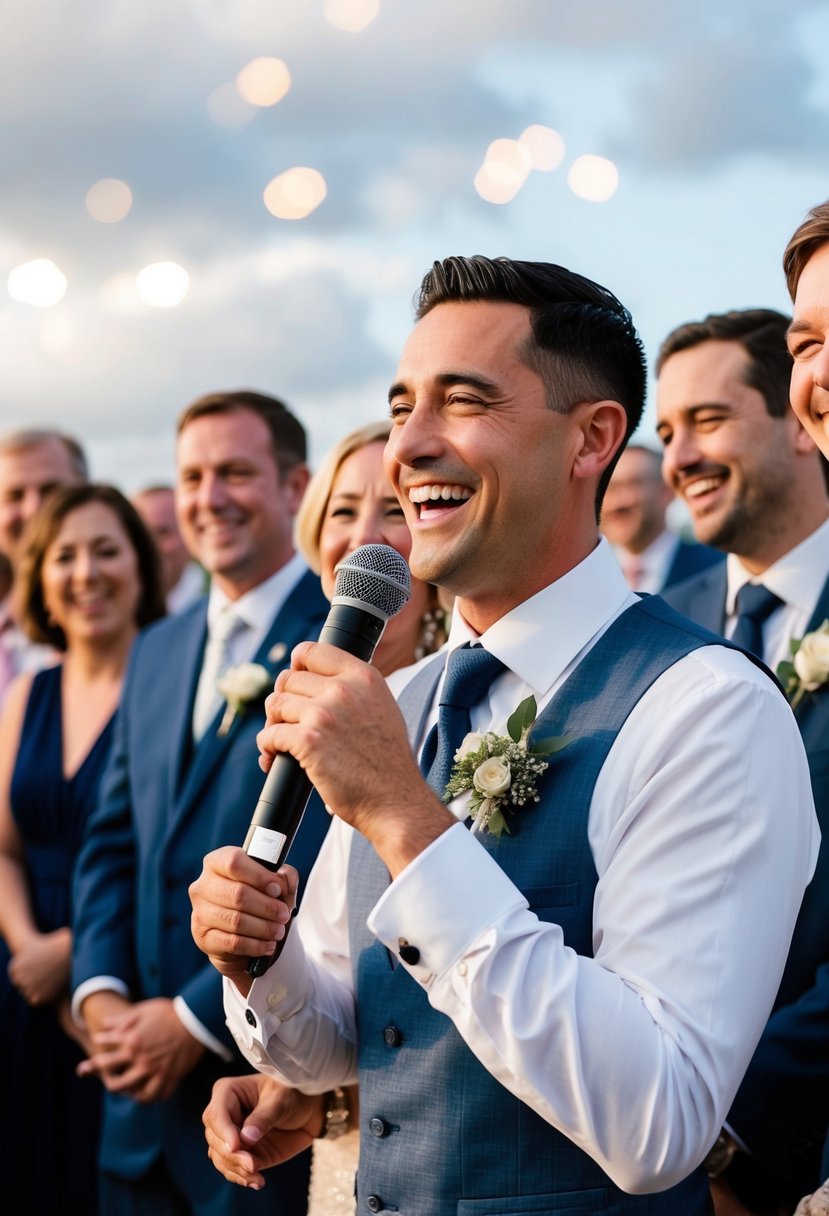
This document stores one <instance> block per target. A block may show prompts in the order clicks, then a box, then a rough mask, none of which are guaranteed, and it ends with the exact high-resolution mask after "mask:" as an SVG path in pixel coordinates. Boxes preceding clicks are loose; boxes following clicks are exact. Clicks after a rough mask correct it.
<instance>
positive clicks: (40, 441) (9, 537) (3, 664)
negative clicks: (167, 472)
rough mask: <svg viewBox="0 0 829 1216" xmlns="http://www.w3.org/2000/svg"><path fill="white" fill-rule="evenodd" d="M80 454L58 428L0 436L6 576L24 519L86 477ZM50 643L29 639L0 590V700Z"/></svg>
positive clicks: (42, 661) (0, 542)
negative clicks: (57, 489) (59, 490)
mask: <svg viewBox="0 0 829 1216" xmlns="http://www.w3.org/2000/svg"><path fill="white" fill-rule="evenodd" d="M87 476H88V473H87V466H86V457H85V456H84V453H83V450H82V449H81V447H80V444H79V443H78V442H77V440H75V439H72V438H70V436H68V435H63V434H61V433H60V432H59V431H38V430H29V431H15V432H14V433H13V434H10V435H5V436H4V437H3V438H2V439H0V553H2V554H3V555H4V556H5V558H6V559H7V560H8V562H9V564H10V566H11V569H12V575H13V574H14V569H15V567H16V566H17V565H18V563H19V561H20V557H21V552H22V544H23V533H24V529H25V527H26V524H27V523H28V522H29V520H30V519H32V517H33V516H34V515H35V514H36V512H37V511H38V510H39V509H40V507H41V505H42V503H43V500H44V499H45V497H46V495H47V494H49V493H50V492H51V491H52V490H54V489H55V487H57V486H62V485H75V484H77V483H78V482H83V481H86V480H87ZM56 657H57V656H56V655H55V652H54V650H53V649H52V647H50V646H44V645H43V644H41V643H39V642H33V641H32V639H31V638H30V637H28V636H27V634H26V632H25V631H24V630H23V629H21V628H20V627H19V625H18V623H17V622H16V621H15V619H14V614H13V604H12V598H11V594H10V585H9V589H8V590H6V591H4V592H3V594H2V595H0V705H2V702H3V697H4V693H5V690H6V689H7V688H8V685H9V683H10V682H11V680H12V679H13V678H14V676H15V675H17V674H18V673H19V672H22V671H40V669H41V668H42V667H45V666H46V665H47V664H49V663H54V662H55V659H56Z"/></svg>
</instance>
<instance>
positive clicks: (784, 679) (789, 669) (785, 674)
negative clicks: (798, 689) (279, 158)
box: [774, 660, 797, 685]
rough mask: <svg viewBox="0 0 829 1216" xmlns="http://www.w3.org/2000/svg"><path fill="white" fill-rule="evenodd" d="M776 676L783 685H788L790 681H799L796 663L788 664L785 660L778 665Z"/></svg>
mask: <svg viewBox="0 0 829 1216" xmlns="http://www.w3.org/2000/svg"><path fill="white" fill-rule="evenodd" d="M774 674H775V675H776V676H777V678H778V680H779V681H780V683H781V684H783V685H786V684H788V683H789V681H790V680H795V679H797V672H796V671H795V666H794V663H788V662H786V661H785V660H784V661H783V662H782V663H778V664H777V671H776V672H775V673H774Z"/></svg>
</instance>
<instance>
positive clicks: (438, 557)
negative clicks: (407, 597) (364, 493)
mask: <svg viewBox="0 0 829 1216" xmlns="http://www.w3.org/2000/svg"><path fill="white" fill-rule="evenodd" d="M529 334H530V326H529V312H528V310H527V309H525V308H522V307H519V306H518V305H515V304H500V303H488V302H475V303H447V304H440V305H438V306H437V307H436V308H434V309H432V311H431V312H429V313H427V314H426V316H425V317H424V318H423V320H421V321H419V322H418V324H417V325H416V327H415V329H414V331H413V332H412V334H411V336H410V338H409V340H408V342H407V343H406V347H405V349H404V351H403V356H402V359H401V362H400V366H399V368H398V371H397V376H396V382H395V385H394V386H393V387H392V390H391V391H390V394H389V400H390V403H391V413H392V418H393V422H394V425H393V427H392V433H391V435H390V437H389V442H388V445H387V447H386V471H387V473H388V476H389V479H390V481H391V483H392V485H393V486H394V488H395V491H396V492H397V494H398V497H399V498H400V501H401V502H402V504H403V508H404V511H405V513H406V518H407V521H408V524H409V527H410V529H411V533H412V552H411V566H412V571H413V573H414V574H415V575H416V576H417V577H418V578H421V579H424V580H428V581H430V582H435V583H439V584H440V585H441V586H442V587H445V588H446V589H447V590H448V591H451V592H453V593H455V594H456V595H458V596H459V597H460V598H461V601H462V603H461V609H462V611H463V613H464V616H465V617H466V619H467V621H469V623H470V624H471V625H473V626H474V627H475V628H476V629H478V631H479V632H482V631H483V629H484V628H486V627H487V625H488V624H489V623H491V621H493V620H497V619H498V618H499V617H500V616H501V615H503V614H504V612H506V611H509V609H510V608H512V607H514V606H515V605H516V604H519V603H521V602H522V601H523V600H525V599H527V598H528V597H529V596H530V595H533V594H535V592H536V591H538V590H540V589H541V588H542V587H544V586H546V585H547V584H548V583H550V582H551V581H553V579H554V578H556V577H558V576H559V574H561V573H563V572H564V568H561V569H560V568H559V566H561V565H562V561H561V554H560V552H559V551H558V549H557V536H559V535H560V534H561V531H562V529H566V528H567V526H568V517H567V512H566V510H565V506H566V502H565V498H566V486H567V470H568V467H569V463H571V461H572V457H573V451H574V448H575V447H576V444H575V441H574V437H573V427H574V423H573V421H572V415H562V414H558V413H556V412H554V411H553V410H551V409H549V408H548V406H547V402H546V398H545V392H544V384H543V382H542V380H541V379H540V377H539V376H538V375H536V373H535V372H533V371H531V370H530V368H529V367H527V366H526V365H525V364H524V363H523V362H522V361H521V359H520V357H519V351H520V350H521V343H522V342H524V341H525V340H526V339H527V338H528V337H529Z"/></svg>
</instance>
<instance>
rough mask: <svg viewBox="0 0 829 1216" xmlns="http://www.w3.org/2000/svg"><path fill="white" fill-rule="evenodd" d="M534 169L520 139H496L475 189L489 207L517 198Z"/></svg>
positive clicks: (477, 179)
mask: <svg viewBox="0 0 829 1216" xmlns="http://www.w3.org/2000/svg"><path fill="white" fill-rule="evenodd" d="M531 168H532V156H531V155H530V152H529V150H528V149H527V148H525V147H524V146H523V145H522V144H520V143H519V142H518V140H517V139H495V140H493V141H492V143H491V144H490V145H489V147H488V148H487V153H486V158H485V159H484V163H483V165H482V166H481V168H480V169H479V170H478V172H477V173H476V175H475V189H476V190H477V191H478V194H479V195H480V196H481V198H482V199H484V200H485V201H486V202H488V203H499V204H501V203H508V202H510V200H511V199H513V198H515V196H516V194H517V193H518V191H519V190H520V189H521V187H522V186H523V185H524V182H525V181H526V180H527V177H528V175H529V172H530V169H531Z"/></svg>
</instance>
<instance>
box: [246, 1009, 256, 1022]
mask: <svg viewBox="0 0 829 1216" xmlns="http://www.w3.org/2000/svg"><path fill="white" fill-rule="evenodd" d="M245 1021H246V1022H247V1024H248V1026H255V1025H256V1014H255V1013H254V1012H253V1010H252V1009H246V1010H245Z"/></svg>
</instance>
